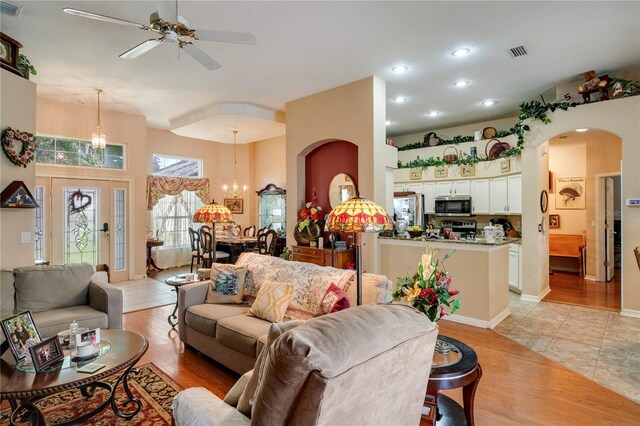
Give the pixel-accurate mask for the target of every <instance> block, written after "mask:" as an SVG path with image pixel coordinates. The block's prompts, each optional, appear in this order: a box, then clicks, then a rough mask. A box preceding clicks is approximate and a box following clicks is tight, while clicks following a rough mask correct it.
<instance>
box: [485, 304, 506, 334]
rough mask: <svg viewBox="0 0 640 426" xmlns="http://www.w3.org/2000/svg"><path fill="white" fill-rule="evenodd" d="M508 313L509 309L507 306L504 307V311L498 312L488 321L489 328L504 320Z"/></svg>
mask: <svg viewBox="0 0 640 426" xmlns="http://www.w3.org/2000/svg"><path fill="white" fill-rule="evenodd" d="M509 315H511V311H510V310H509V307H506V308H504V311H502V312H500V313H499V314H498V315H496V316H495V317H493V319H492V320H491V321H489V328H491V329H493V328H495V327H496V326H497V325H498V324H500V323H501V322H502V320H504V319H505V318H506V317H508V316H509Z"/></svg>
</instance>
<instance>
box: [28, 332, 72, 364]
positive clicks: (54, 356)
mask: <svg viewBox="0 0 640 426" xmlns="http://www.w3.org/2000/svg"><path fill="white" fill-rule="evenodd" d="M29 352H30V353H31V360H32V361H33V366H34V368H35V369H36V371H37V372H42V371H43V370H44V369H45V368H47V367H49V366H50V365H53V364H56V363H57V362H59V361H61V360H63V359H64V351H63V350H62V346H60V340H58V336H51V337H49V338H48V339H45V340H43V341H42V342H40V343H37V344H35V345H33V346H30V347H29Z"/></svg>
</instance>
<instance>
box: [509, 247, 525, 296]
mask: <svg viewBox="0 0 640 426" xmlns="http://www.w3.org/2000/svg"><path fill="white" fill-rule="evenodd" d="M521 277H522V262H521V259H520V245H519V244H509V287H511V288H512V289H516V290H518V291H520V292H521V291H522V280H521Z"/></svg>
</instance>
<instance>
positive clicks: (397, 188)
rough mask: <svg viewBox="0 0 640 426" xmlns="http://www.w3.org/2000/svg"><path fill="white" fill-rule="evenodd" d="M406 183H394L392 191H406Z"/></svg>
mask: <svg viewBox="0 0 640 426" xmlns="http://www.w3.org/2000/svg"><path fill="white" fill-rule="evenodd" d="M406 191H407V185H406V184H405V183H394V184H393V192H406Z"/></svg>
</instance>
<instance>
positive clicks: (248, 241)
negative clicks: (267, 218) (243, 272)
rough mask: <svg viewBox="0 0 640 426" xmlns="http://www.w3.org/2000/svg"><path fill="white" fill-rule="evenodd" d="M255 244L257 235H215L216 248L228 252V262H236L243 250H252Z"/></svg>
mask: <svg viewBox="0 0 640 426" xmlns="http://www.w3.org/2000/svg"><path fill="white" fill-rule="evenodd" d="M257 244H258V238H257V237H240V236H237V237H236V236H232V237H216V245H217V249H218V250H221V251H226V252H227V253H229V262H230V263H236V260H238V257H239V256H240V255H241V254H242V253H243V252H245V251H250V250H252V249H253V248H254V247H255V246H256V245H257Z"/></svg>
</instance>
